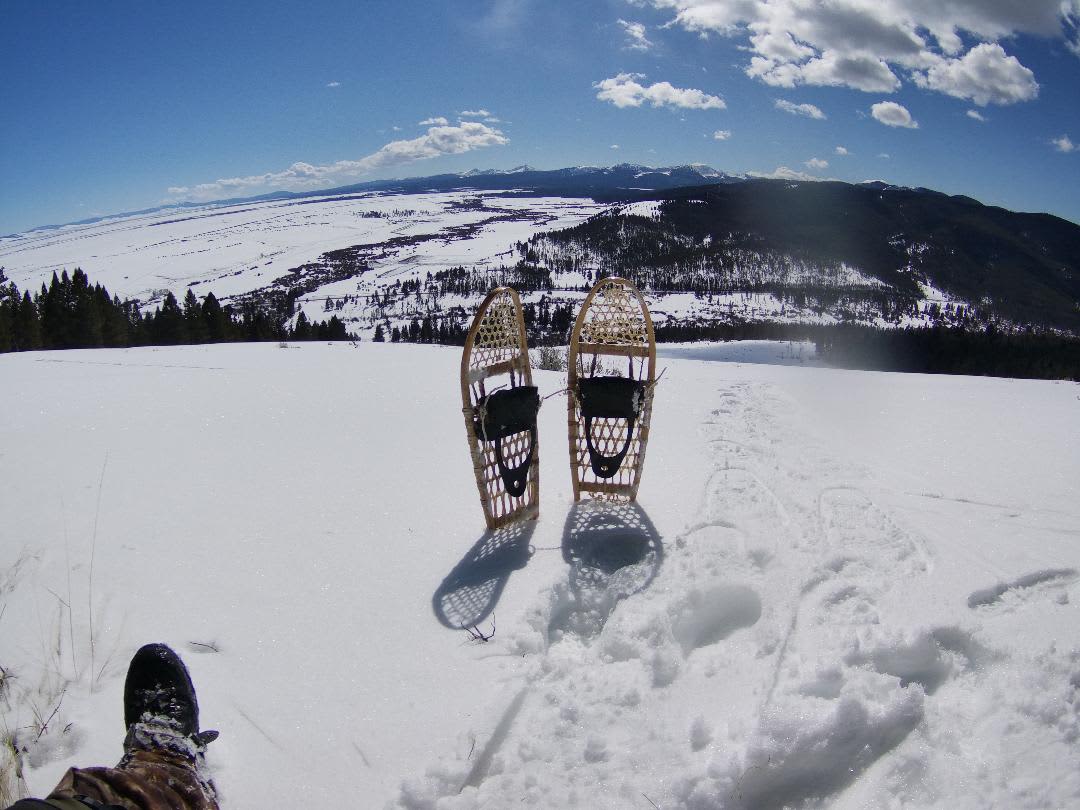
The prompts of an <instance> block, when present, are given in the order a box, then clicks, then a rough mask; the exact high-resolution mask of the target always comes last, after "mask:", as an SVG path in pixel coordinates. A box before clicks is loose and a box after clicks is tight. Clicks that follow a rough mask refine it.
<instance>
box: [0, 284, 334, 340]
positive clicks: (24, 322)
mask: <svg viewBox="0 0 1080 810" xmlns="http://www.w3.org/2000/svg"><path fill="white" fill-rule="evenodd" d="M292 315H293V312H291V311H289V312H282V311H280V308H273V307H267V306H264V305H262V304H260V302H258V301H255V300H246V301H243V302H242V303H240V304H239V305H236V306H234V305H232V304H224V305H222V304H221V303H220V302H219V301H218V300H217V298H216V297H215V296H214V294H213V293H212V292H211V293H207V295H206V296H204V297H203V298H202V300H200V299H199V298H198V297H197V296H196V295H195V293H194V291H192V290H191V289H188V291H187V294H186V295H185V296H184V299H183V301H182V302H180V301H178V300H177V299H176V296H175V295H174V294H173V293H172V292H169V293H167V294H166V296H165V299H164V300H163V301H162V303H161V305H160V306H158V307H156V308H155V309H154V310H153V311H151V312H146V313H144V312H143V311H142V307H141V305H140V302H139V301H137V300H132V299H125V300H123V301H121V300H120V298H119V296H116V295H112V296H110V295H109V292H108V290H106V289H105V288H104V287H103V286H101V284H91V283H90V279H89V278H88V277H87V275H86V273H84V272H83V271H82V269H81V268H76V269H75V270H74V271H73V272H72V274H71V275H70V276H69V275H68V273H67V271H66V270H65V271H63V272H62V273H61V274H60V275H59V276H58V275H57V274H56V273H55V272H54V273H53V276H52V279H51V281H50V282H49V284H48V285H46V284H44V283H43V284H42V285H41V289H40V290H39V291H38V292H37V293H36V294H34V295H33V296H31V294H30V292H29V290H26V291H23V292H20V291H19V288H18V287H17V286H16V285H15V283H14V282H12V281H9V280H8V279H7V277H6V276H5V274H4V272H3V268H0V352H11V351H32V350H34V349H93V348H121V347H127V346H172V345H180V344H190V343H224V342H232V341H240V342H243V341H282V340H297V341H301V340H347V339H352V337H353V336H352V335H350V334H349V332H348V330H347V329H346V328H345V324H344V323H343V322H342V321H341V319H340V318H338V317H337V316H336V315H334V316H331V318H330V319H329V320H328V321H316V322H314V323H312V322H310V321H309V320H308V318H307V316H306V315H305V314H304V313H303V312H301V313H300V314H299V315H298V316H297V318H296V323H295V324H292Z"/></svg>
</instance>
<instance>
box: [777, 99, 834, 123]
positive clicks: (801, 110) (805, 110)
mask: <svg viewBox="0 0 1080 810" xmlns="http://www.w3.org/2000/svg"><path fill="white" fill-rule="evenodd" d="M776 109H778V110H783V111H784V112H786V113H791V114H792V115H803V116H806V117H807V118H814V119H816V120H818V121H823V120H824V119H825V113H823V112H822V111H821V109H820V108H818V107H815V106H814V105H813V104H794V103H792V102H790V101H786V100H785V99H782V98H778V99H777V100H776Z"/></svg>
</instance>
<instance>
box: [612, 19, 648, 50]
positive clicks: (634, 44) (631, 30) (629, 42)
mask: <svg viewBox="0 0 1080 810" xmlns="http://www.w3.org/2000/svg"><path fill="white" fill-rule="evenodd" d="M618 23H619V26H620V27H621V28H622V30H623V33H624V34H626V46H625V47H626V48H628V49H629V50H631V51H647V50H649V49H650V48H652V47H653V44H652V43H651V42H650V41H649V38H648V37H646V36H645V26H644V25H642V24H641V23H636V22H627V21H626V20H619V21H618Z"/></svg>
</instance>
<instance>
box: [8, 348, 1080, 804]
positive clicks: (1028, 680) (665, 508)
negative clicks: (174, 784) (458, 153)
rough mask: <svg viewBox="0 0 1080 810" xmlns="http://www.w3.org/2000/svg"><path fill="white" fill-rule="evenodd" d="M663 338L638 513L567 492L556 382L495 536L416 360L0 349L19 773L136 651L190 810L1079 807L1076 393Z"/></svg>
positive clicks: (69, 731) (65, 731) (430, 376)
mask: <svg viewBox="0 0 1080 810" xmlns="http://www.w3.org/2000/svg"><path fill="white" fill-rule="evenodd" d="M745 349H746V347H743V346H738V347H725V346H719V347H715V348H714V353H715V354H714V356H716V357H717V358H718V359H723V358H724V357H725V355H726V356H728V357H732V356H733V357H734V359H737V360H743V361H745V360H748V359H752V360H757V361H761V360H766V359H768V357H769V356H770V355H769V347H768V346H765V345H758V346H757V347H754V350H753V351H745ZM665 351H667V352H671V353H670V354H668V356H667V357H666V359H665V358H662V359H661V362H660V367H661V368H664V367H665V366H667V368H668V370H667V373H666V374H665V376H664V378H663V381H662V383H661V385H660V386H659V387H658V389H657V404H656V411H655V416H654V422H653V430H652V439H651V440H650V446H649V458H648V459H647V462H646V468H645V474H644V478H643V483H642V488H641V493H640V499H639V503H638V504H636V505H633V506H621V507H618V508H611V507H607V506H605V505H604V504H592V503H583V504H578V505H575V504H573V503H572V498H571V494H570V491H571V488H570V479H569V471H568V464H567V457H566V449H565V448H566V444H565V441H566V438H565V430H566V421H565V410H564V409H563V407H562V402H561V401H560V400H559V399H557V398H555V399H552V400H549V401H548V403H547V405H546V406H545V407H542V408H541V411H540V428H539V435H540V458H541V469H542V473H541V516H540V519H539V520H538V521H536V522H535V523H531V524H527V525H525V526H522V527H517V528H508V529H507V530H505V531H502V532H497V533H488V532H485V531H484V530H483V519H482V515H481V511H480V507H479V504H478V503H477V500H476V488H475V483H474V482H473V479H472V475H471V470H470V466H469V459H468V453H467V449H466V446H465V437H464V429H463V424H462V421H461V414H460V402H459V401H457V386H456V377H457V363H458V361H459V357H460V355H459V353H458V352H457V351H455V350H453V349H444V348H438V347H423V346H405V345H401V346H393V345H372V344H360V345H359V346H356V347H352V346H349V345H348V344H337V345H325V344H322V345H316V344H307V345H303V346H300V347H298V348H289V349H282V348H278V347H277V346H276V345H267V344H263V345H257V346H210V347H182V348H181V347H178V348H175V349H138V350H127V351H108V352H55V353H48V352H44V353H31V354H25V355H5V356H3V357H0V380H2V381H3V385H0V412H3V413H4V414H5V419H4V420H3V421H2V422H0V510H2V512H3V514H4V515H5V521H3V522H2V523H0V536H2V542H0V555H2V556H0V603H2V604H0V610H2V613H0V634H2V635H0V638H2V639H3V643H2V645H0V666H3V667H4V671H5V673H9V675H10V677H8V676H5V692H4V700H3V701H2V702H0V712H2V714H3V720H4V730H5V733H15V734H16V735H17V739H18V740H19V742H20V743H22V744H23V745H25V747H26V749H27V750H26V753H25V755H24V757H23V768H24V773H25V774H26V778H27V787H28V788H29V789H30V790H32V791H33V792H35V793H37V794H40V793H42V792H45V791H47V790H48V789H49V788H51V786H52V785H53V784H54V783H55V781H56V780H57V778H58V777H59V775H60V774H61V773H62V772H63V770H64V769H65V768H66V767H68V766H69V765H89V764H100V763H109V762H113V761H115V760H116V759H118V757H119V754H120V742H121V739H122V733H123V729H122V723H121V720H120V717H121V710H120V705H121V699H120V693H121V689H122V682H123V674H124V669H125V667H126V663H127V659H128V658H129V657H130V655H131V653H132V652H133V651H134V650H135V649H137V648H138V646H140V645H141V644H142V643H144V642H146V641H151V640H160V641H164V642H167V643H170V644H171V645H172V646H174V647H175V648H176V649H177V650H178V651H180V652H181V653H182V654H183V655H184V658H185V660H186V661H187V663H188V665H189V667H190V669H191V671H192V675H193V678H194V680H195V683H196V686H197V688H198V690H199V698H200V705H201V707H202V712H203V718H204V724H205V725H207V726H208V727H213V728H218V729H220V730H221V732H222V735H221V738H220V739H219V740H218V741H217V742H215V743H214V744H213V745H212V746H211V747H210V749H209V754H210V764H211V766H212V767H213V769H214V772H215V778H216V781H217V783H218V786H219V788H220V789H221V791H222V795H223V797H224V801H225V804H224V806H226V807H239V808H243V807H251V806H258V805H260V804H269V805H271V806H276V805H295V806H300V805H304V804H311V805H314V804H319V803H320V802H321V803H342V802H344V804H345V805H346V806H356V807H384V806H388V807H407V808H418V807H426V808H441V809H442V810H456V809H457V808H470V807H509V806H519V805H525V806H536V807H552V808H555V807H573V806H580V807H600V808H604V807H611V808H614V807H619V808H634V807H640V808H642V810H648V808H650V807H653V806H656V807H661V808H664V810H671V808H718V807H725V808H750V807H755V808H758V807H777V808H779V807H783V806H803V807H819V806H820V807H835V808H854V807H866V806H875V807H900V806H904V807H931V806H950V807H960V808H976V807H979V808H982V807H987V806H1008V807H1032V808H1034V807H1065V806H1072V805H1076V804H1078V803H1080V784H1078V779H1080V777H1078V775H1077V771H1076V768H1075V762H1076V758H1077V754H1078V753H1080V718H1078V707H1080V654H1078V650H1080V621H1077V619H1078V618H1080V616H1078V605H1080V575H1078V574H1077V572H1078V571H1080V510H1078V509H1077V507H1076V504H1077V503H1078V502H1080V492H1078V487H1080V436H1078V435H1077V433H1076V431H1074V430H1070V429H1069V426H1074V425H1075V424H1077V423H1080V391H1078V387H1077V386H1076V385H1075V384H1070V383H1060V384H1056V383H1044V382H1030V381H1017V380H993V379H976V378H956V377H954V378H948V377H920V376H916V375H896V374H875V373H864V372H846V371H831V370H827V369H814V368H800V367H784V366H779V365H767V364H764V363H762V362H751V363H746V362H703V361H699V360H687V359H679V358H678V357H677V356H675V355H676V354H677V352H678V351H679V350H677V349H674V350H673V349H669V348H667V347H665ZM692 351H693V352H694V354H695V356H698V357H700V356H701V355H702V352H703V349H702V347H700V346H697V347H694V348H693V350H692ZM733 353H734V354H733ZM800 354H801V352H800ZM795 355H796V353H795V352H792V351H791V349H790V347H780V348H777V349H774V350H773V352H772V356H774V357H776V358H777V359H778V360H779V361H780V362H783V363H786V364H788V365H789V366H790V365H791V364H792V363H794V362H796V361H795V359H794V358H795ZM57 360H59V361H63V362H52V361H57ZM406 369H407V370H408V373H403V370H406ZM564 379H565V378H564V376H563V375H560V374H557V373H554V372H537V381H538V384H539V385H540V388H541V393H542V394H550V393H554V392H556V391H558V390H559V389H560V388H562V387H563V385H564V384H565V383H564ZM106 456H107V457H108V466H107V471H106V474H105V476H104V478H103V477H102V469H103V460H104V459H105V457H106ZM415 459H425V460H427V461H428V462H430V463H427V464H424V465H421V466H419V467H418V466H417V465H416V464H415V463H412V462H411V461H410V460H415ZM98 503H100V512H99V511H98V508H97V505H98ZM95 527H96V530H97V533H96V538H97V539H96V548H95V550H94V551H93V553H94V555H95V556H94V559H93V571H94V574H93V577H94V579H93V581H92V582H91V581H90V573H89V572H90V563H91V545H92V538H93V537H94V536H95ZM466 625H467V626H473V625H476V628H477V632H478V634H479V635H481V636H484V637H487V638H488V640H487V641H483V640H480V638H476V637H474V638H470V636H469V635H468V634H467V632H466V631H464V630H461V629H454V628H460V627H462V626H466ZM91 626H92V627H93V628H94V630H93V639H94V647H95V649H94V650H91V647H90V644H89V639H90V634H89V628H90V627H91ZM492 634H493V635H492ZM91 660H93V666H91ZM54 708H55V709H56V712H55V715H54V716H52V719H51V721H50V722H49V724H48V725H49V728H48V730H47V731H46V732H44V733H42V734H40V735H39V734H38V733H37V730H36V726H37V724H38V719H39V718H44V717H49V716H50V712H52V711H53V709H54ZM267 773H274V774H276V775H277V776H276V778H275V779H273V780H267V779H265V776H264V775H265V774H267Z"/></svg>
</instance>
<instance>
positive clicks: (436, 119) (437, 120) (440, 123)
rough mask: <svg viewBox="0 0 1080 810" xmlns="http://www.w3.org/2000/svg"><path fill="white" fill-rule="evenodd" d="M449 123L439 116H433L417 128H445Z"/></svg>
mask: <svg viewBox="0 0 1080 810" xmlns="http://www.w3.org/2000/svg"><path fill="white" fill-rule="evenodd" d="M449 123H450V122H449V121H447V120H446V119H445V118H443V117H442V116H441V115H436V116H433V117H432V118H425V119H424V120H423V121H421V122H420V123H419V124H417V126H419V127H445V126H446V125H447V124H449Z"/></svg>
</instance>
